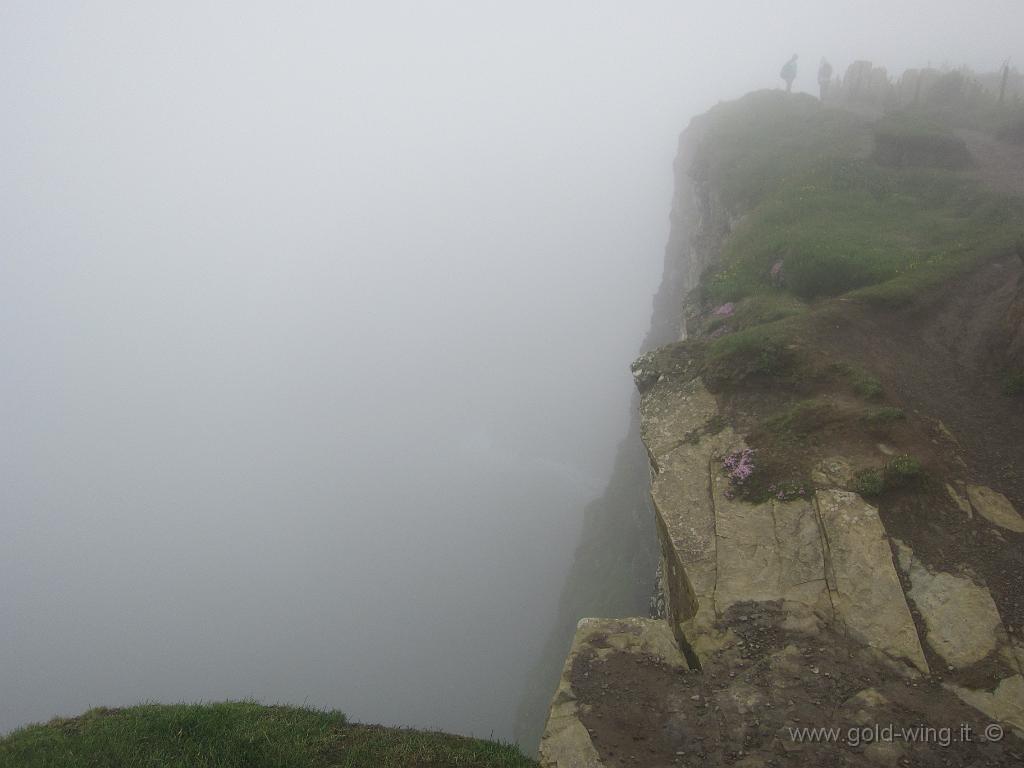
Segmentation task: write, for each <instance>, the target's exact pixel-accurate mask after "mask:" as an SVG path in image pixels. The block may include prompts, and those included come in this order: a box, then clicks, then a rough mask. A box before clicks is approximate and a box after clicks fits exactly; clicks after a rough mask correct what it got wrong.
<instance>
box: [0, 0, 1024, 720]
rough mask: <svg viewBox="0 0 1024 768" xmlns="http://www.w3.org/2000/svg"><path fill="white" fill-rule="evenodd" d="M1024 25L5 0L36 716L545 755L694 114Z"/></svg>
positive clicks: (17, 509)
mask: <svg viewBox="0 0 1024 768" xmlns="http://www.w3.org/2000/svg"><path fill="white" fill-rule="evenodd" d="M1022 21H1024V9H1022V6H1021V5H1020V3H1019V0H1013V2H987V3H985V2H981V3H971V4H966V3H963V2H948V1H943V2H933V3H923V2H905V3H896V2H892V3H880V2H842V3H836V2H833V3H830V2H800V3H785V2H775V3H770V4H760V3H752V2H742V3H741V2H716V3H708V4H702V3H691V2H635V3H626V2H604V1H598V2H516V3H511V2H505V3H494V2H468V0H467V1H466V2H458V3H456V2H447V1H437V0H435V1H433V2H372V3H371V2H359V3H356V2H304V1H302V0H299V1H297V2H287V3H285V2H277V3H271V2H244V3H243V2H237V3H221V2H183V1H182V0H175V1H174V2H155V1H154V2H128V0H123V1H121V2H103V1H100V0H96V1H95V2H92V1H86V0H82V1H80V2H55V1H54V2H46V1H43V0H32V1H31V2H22V1H21V0H4V2H3V3H2V4H0V429H2V432H0V434H2V440H0V733H2V732H5V731H8V730H10V729H12V728H15V727H17V726H19V725H23V724H25V723H28V722H31V721H38V720H45V719H47V718H49V717H51V716H53V715H56V714H60V715H73V714H76V713H78V712H80V711H81V710H83V709H85V708H86V707H89V706H96V705H107V706H117V705H127V704H132V703H135V702H138V701H140V700H159V701H165V702H172V701H179V700H185V701H194V700H210V699H224V698H243V697H255V698H258V699H260V700H263V701H266V702H288V703H295V704H308V705H315V706H326V707H333V708H339V709H342V710H344V711H345V712H346V713H347V714H348V715H349V716H350V717H351V718H353V719H355V720H360V721H367V722H383V723H400V724H404V725H412V726H419V727H432V728H433V727H437V728H443V729H447V730H452V731H457V732H460V733H466V734H474V735H478V736H484V737H486V736H490V735H493V736H495V737H501V738H505V739H509V738H511V737H512V726H513V719H514V714H515V708H516V705H517V703H518V701H519V697H520V695H521V693H522V690H523V686H524V685H525V682H526V677H527V674H528V672H529V670H530V668H531V667H532V665H533V664H534V662H535V661H536V659H537V655H538V654H539V653H540V650H541V647H542V646H543V643H544V641H545V640H546V639H547V636H548V633H549V632H550V630H551V626H552V622H553V621H554V619H555V608H556V603H557V599H558V594H559V591H560V589H561V587H562V583H563V580H564V577H565V574H566V571H567V569H568V565H569V562H570V559H571V556H572V551H573V548H574V546H575V542H576V539H577V536H578V534H579V530H580V524H581V511H582V508H583V507H584V505H585V504H586V503H587V502H589V501H590V500H592V499H593V498H595V497H596V496H597V495H599V494H600V493H601V491H602V490H603V488H604V485H605V483H606V480H607V475H608V472H609V469H610V466H611V461H612V457H613V454H614V451H615V447H616V444H617V442H618V440H619V439H620V438H621V437H622V435H623V434H624V432H625V429H626V424H627V417H628V410H629V398H630V392H631V388H632V382H631V379H630V376H629V372H628V366H629V363H630V361H631V360H632V359H633V357H634V356H635V353H636V351H637V348H638V345H639V343H640V340H641V338H642V337H643V334H644V332H645V330H646V328H647V323H648V320H649V313H650V306H651V303H650V302H651V296H652V294H653V292H654V290H655V289H656V287H657V283H658V280H659V277H660V271H661V261H662V253H663V248H664V244H665V241H666V239H667V235H668V211H669V206H670V202H671V194H672V187H671V185H672V159H673V155H674V153H675V146H676V138H677V135H678V133H679V131H680V130H681V129H682V128H683V127H684V126H685V125H686V123H687V121H688V120H689V118H690V117H691V116H693V115H695V114H698V113H700V112H703V111H704V110H706V109H708V108H709V107H711V106H713V105H714V104H715V103H716V102H717V101H718V100H722V99H728V98H735V97H737V96H739V95H742V94H743V93H744V92H746V91H748V90H751V89H755V88H775V87H778V86H779V85H780V84H781V80H779V79H778V71H779V68H780V67H781V66H782V64H783V63H784V62H785V60H786V59H787V58H789V56H790V55H791V54H792V53H794V52H797V53H799V54H800V57H801V59H800V60H801V65H802V66H801V72H800V76H799V78H798V80H797V87H798V88H801V89H806V90H809V91H814V90H815V88H816V85H815V79H814V71H815V69H816V67H817V63H818V60H819V58H820V57H821V56H823V55H824V56H828V57H829V59H830V60H831V61H832V63H833V64H834V65H835V67H836V69H837V72H839V73H841V72H842V71H843V70H845V68H846V66H847V64H849V63H850V62H851V61H852V60H854V59H856V58H867V59H872V60H874V61H875V62H876V63H882V64H885V65H886V66H888V67H889V69H890V71H891V72H899V71H901V70H902V69H903V68H904V67H907V66H920V65H924V64H928V63H929V62H930V63H932V64H934V65H939V64H942V63H949V64H953V65H959V64H967V65H970V66H972V67H975V68H977V69H981V70H986V71H989V70H994V69H996V68H997V67H998V66H999V65H1000V64H1001V63H1002V61H1003V60H1004V59H1005V58H1006V57H1007V56H1012V55H1014V54H1015V53H1020V52H1021V43H1020V40H1021V37H1020V31H1021V30H1022V29H1024V24H1022ZM1015 63H1017V64H1018V65H1020V64H1021V63H1024V62H1021V61H1016V62H1015ZM613 577H614V575H610V578H613Z"/></svg>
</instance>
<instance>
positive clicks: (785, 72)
mask: <svg viewBox="0 0 1024 768" xmlns="http://www.w3.org/2000/svg"><path fill="white" fill-rule="evenodd" d="M796 60H797V55H796V54H795V53H794V54H793V58H792V59H790V60H789V61H787V62H786V63H785V64H783V65H782V71H780V72H779V77H781V78H782V79H783V80H785V81H786V93H789V92H790V91H791V90H793V81H794V80H796Z"/></svg>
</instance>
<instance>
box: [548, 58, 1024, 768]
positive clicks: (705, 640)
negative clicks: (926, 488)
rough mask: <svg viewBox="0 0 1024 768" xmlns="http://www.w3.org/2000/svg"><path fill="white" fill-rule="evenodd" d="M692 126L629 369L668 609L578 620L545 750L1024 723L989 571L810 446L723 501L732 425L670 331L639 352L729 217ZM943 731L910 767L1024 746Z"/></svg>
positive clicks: (612, 757) (695, 747) (659, 747)
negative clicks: (899, 531)
mask: <svg viewBox="0 0 1024 768" xmlns="http://www.w3.org/2000/svg"><path fill="white" fill-rule="evenodd" d="M862 69H863V70H864V71H863V72H861V73H860V75H858V77H859V79H860V85H859V86H858V88H861V87H863V88H866V89H868V91H871V92H874V91H877V90H879V89H881V88H882V80H884V79H885V78H884V72H882V73H881V75H877V76H876V74H875V73H874V70H873V68H871V67H870V65H868V66H866V67H862ZM854 74H856V73H854ZM852 76H853V75H850V77H852ZM852 82H853V81H852V80H851V83H852ZM886 82H887V81H886ZM702 131H703V128H702V122H701V121H700V120H696V121H694V124H693V125H691V128H690V130H689V131H688V133H687V134H684V138H683V141H682V143H681V145H680V154H679V158H678V160H677V166H676V173H677V191H676V198H675V202H674V205H673V230H672V235H671V238H670V244H669V250H668V253H667V258H666V269H665V282H664V283H663V285H662V289H661V290H660V291H659V293H658V296H657V297H656V299H655V311H656V314H657V313H658V312H661V313H662V317H672V318H675V319H677V320H678V322H677V324H676V325H675V331H674V332H672V333H669V332H668V329H669V328H670V327H671V326H670V325H665V324H664V323H663V324H662V325H661V327H660V330H659V331H658V333H652V335H651V336H649V337H648V340H647V345H646V349H647V350H648V352H647V353H646V354H645V355H643V356H642V357H641V358H640V359H639V360H637V362H636V363H634V366H633V373H634V377H635V380H636V383H637V387H638V389H639V391H640V393H641V394H640V401H639V408H638V410H639V416H640V419H639V430H638V431H639V437H640V439H641V440H642V442H643V445H644V447H645V449H646V452H647V459H648V464H649V469H650V498H651V503H652V513H653V516H654V521H655V526H656V530H657V534H658V540H659V544H660V578H659V583H660V584H661V591H662V595H661V599H662V600H663V605H664V611H663V612H664V618H663V619H600V620H597V619H587V620H584V621H582V622H580V624H579V626H578V628H577V632H576V636H575V638H574V639H573V643H572V647H571V650H570V653H569V656H568V658H567V659H566V661H565V664H564V666H563V669H562V674H561V678H560V681H559V686H558V690H557V693H556V694H555V697H554V700H553V702H552V706H551V710H550V713H549V717H548V722H547V726H546V729H545V733H544V737H543V740H542V742H541V764H542V765H543V766H546V768H555V767H556V766H558V767H562V768H564V767H565V766H579V767H580V768H582V767H584V766H585V767H587V768H591V767H592V766H606V765H607V766H610V765H645V766H661V765H665V766H669V765H681V764H686V765H693V764H701V765H704V764H710V765H747V766H764V765H769V764H771V765H813V764H825V763H827V764H835V765H878V764H882V765H886V764H888V765H897V764H901V763H900V761H901V760H902V761H906V760H907V759H908V757H907V756H908V755H909V754H910V753H909V752H908V749H909V741H913V739H911V738H908V737H906V736H905V737H904V738H903V741H902V742H901V740H900V737H899V736H897V737H896V738H895V739H892V738H890V739H888V740H877V743H867V742H864V741H862V740H861V741H858V743H856V744H851V739H852V738H853V737H854V736H855V735H857V734H860V733H862V730H857V729H867V728H869V727H876V726H883V725H892V726H894V727H897V728H900V727H911V726H913V725H915V724H916V725H918V726H920V725H921V724H922V723H924V724H933V725H935V726H936V727H939V726H954V725H959V726H962V727H963V728H966V729H967V730H966V733H982V732H986V731H985V729H986V728H988V729H989V730H988V731H987V733H993V734H994V733H995V732H996V731H994V730H991V726H993V722H992V721H996V725H998V727H1000V728H1005V729H1006V732H1007V733H1010V732H1012V731H1014V730H1015V729H1016V730H1017V731H1024V719H1022V717H1021V708H1022V707H1024V695H1022V694H1024V678H1022V677H1021V664H1022V660H1024V647H1021V646H1019V645H1016V644H1015V643H1014V641H1013V640H1012V636H1011V635H1010V634H1009V633H1008V632H1007V631H1006V628H1005V627H1004V626H1003V624H1002V621H1001V619H1000V616H999V612H998V610H997V609H996V606H995V603H994V601H993V599H992V597H991V595H990V594H989V592H988V590H987V589H986V587H985V585H984V584H983V583H981V581H980V580H979V579H978V578H977V577H975V576H974V575H973V574H954V573H945V572H937V571H935V570H934V569H933V568H931V567H929V566H927V565H925V564H924V563H922V562H918V561H916V560H915V558H914V556H913V552H912V551H911V550H910V548H909V547H908V546H906V545H905V544H904V543H902V542H898V541H895V540H892V539H891V538H890V537H889V535H888V534H887V532H886V528H885V525H884V523H883V520H882V518H881V517H880V516H879V513H878V510H877V508H876V507H875V506H873V505H872V504H870V503H868V502H867V501H866V500H865V499H864V498H862V497H861V496H859V495H858V494H856V493H854V492H852V491H850V490H848V488H849V487H850V485H849V480H850V476H851V471H852V470H851V466H853V464H854V462H853V461H851V460H850V459H848V458H846V457H843V456H835V457H833V458H832V459H829V460H828V461H825V462H823V463H821V464H820V465H819V466H818V467H817V469H816V470H815V472H814V473H813V475H812V476H813V479H814V487H813V488H808V489H807V490H806V492H804V493H802V494H801V495H800V496H798V497H796V498H787V497H783V498H778V499H776V498H771V499H768V500H766V501H760V502H757V503H751V502H750V501H745V500H741V499H740V498H738V497H737V495H736V494H735V493H734V492H733V488H732V487H731V480H730V477H729V476H728V474H727V472H726V471H725V468H724V467H723V461H724V459H726V457H729V456H734V455H737V454H740V453H742V452H743V451H744V450H745V449H746V448H747V445H746V444H745V442H744V440H743V438H742V436H741V435H740V434H738V433H737V432H736V431H735V430H734V429H733V428H732V427H731V426H730V425H729V423H728V422H727V420H726V419H724V418H723V414H722V413H721V411H720V409H719V404H718V402H717V400H716V398H715V396H714V395H713V394H712V393H711V392H710V391H709V390H708V388H707V387H706V386H705V384H704V382H703V381H702V379H701V378H700V377H699V376H698V375H697V371H696V366H691V365H690V363H689V361H687V360H686V359H685V352H678V354H677V352H676V351H675V350H676V348H681V347H683V346H685V345H674V346H673V347H672V348H671V351H665V350H664V349H658V350H655V349H654V346H655V345H654V342H658V343H661V344H669V343H671V342H674V341H677V340H678V339H685V338H686V337H687V335H688V328H687V319H688V318H689V317H692V316H694V315H695V314H696V307H697V302H695V301H693V300H691V295H692V292H693V289H694V288H696V287H697V286H698V282H699V279H700V276H701V274H702V273H703V271H704V270H705V268H706V267H707V266H708V265H710V264H711V263H712V260H713V259H714V257H715V255H716V253H717V251H718V248H719V247H720V246H721V243H722V241H723V238H724V237H725V236H726V235H727V234H728V232H729V229H730V226H731V225H732V223H734V221H735V220H734V218H733V216H732V214H731V213H730V212H728V211H725V210H724V209H723V207H722V206H721V204H720V203H719V201H718V199H717V197H716V191H715V190H714V189H712V188H711V187H710V186H709V185H708V183H707V179H706V175H704V174H703V173H702V170H701V166H702V163H701V156H700V152H699V144H700V139H701V136H702V135H703V134H702ZM949 490H950V493H951V498H952V496H955V497H956V499H957V500H958V501H957V506H959V507H960V508H961V509H963V510H964V512H965V514H968V515H975V514H976V515H978V516H981V517H984V518H985V519H987V520H990V521H992V522H993V523H995V524H997V525H999V526H1001V527H1003V528H1004V529H1006V530H1010V531H1014V530H1017V529H1016V528H1014V527H1013V526H1015V525H1017V520H1019V517H1016V511H1015V510H1013V509H1012V506H1011V507H1009V508H1007V506H1006V505H1004V504H1002V503H1001V501H1000V499H999V498H998V494H996V493H995V492H993V491H990V490H988V489H987V488H980V487H968V488H967V489H966V490H965V492H964V493H963V494H962V493H961V492H960V491H958V490H956V489H955V488H953V487H952V486H950V489H949ZM1004 501H1005V499H1004ZM1007 504H1009V502H1007ZM896 555H898V558H897V557H896ZM804 727H826V728H838V729H839V731H840V733H839V736H837V737H835V738H836V739H837V740H836V741H834V742H833V743H832V744H828V743H823V742H822V739H823V738H825V737H822V736H821V735H820V734H819V736H817V737H815V739H816V740H815V739H808V738H805V736H801V731H800V729H801V728H804ZM933 735H934V736H939V735H940V734H933ZM1022 735H1024V734H1022ZM859 738H860V737H859V736H858V739H859ZM826 741H827V739H826ZM941 741H942V740H941V738H939V739H938V740H937V741H935V743H931V742H929V743H925V744H914V751H913V758H914V761H915V762H914V764H915V765H948V764H973V763H974V762H975V761H978V760H980V761H981V762H982V763H986V762H987V763H988V764H992V765H1011V764H1016V763H1017V762H1018V761H1019V759H1020V755H1021V752H1020V751H1014V750H1021V749H1022V745H1021V742H1019V741H1013V740H1009V741H1003V742H997V740H996V739H994V738H990V739H988V740H987V741H986V740H979V739H973V738H967V737H964V738H961V739H960V740H959V742H956V743H955V744H954V743H953V742H950V743H946V744H941V743H940V742H941ZM835 744H842V745H843V746H844V747H845V749H843V750H842V751H841V752H840V753H837V752H836V749H835ZM837 755H838V756H837ZM950 761H952V762H950ZM902 764H908V763H906V762H904V763H902Z"/></svg>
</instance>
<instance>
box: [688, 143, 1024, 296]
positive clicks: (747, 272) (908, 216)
mask: <svg viewBox="0 0 1024 768" xmlns="http://www.w3.org/2000/svg"><path fill="white" fill-rule="evenodd" d="M1022 216H1024V205H1022V204H1021V202H1020V201H1016V200H1009V199H1005V198H1000V197H997V196H994V195H992V194H990V193H986V192H984V191H982V190H980V189H979V188H978V187H977V186H976V185H975V184H974V183H973V182H971V181H969V180H967V179H966V178H964V177H962V176H960V175H958V174H954V173H950V172H945V171H935V170H913V171H911V170H904V171H897V170H893V169H886V168H880V167H877V166H874V165H873V164H871V163H869V162H868V161H864V160H849V159H829V160H822V161H819V162H817V163H815V164H814V165H813V166H812V167H810V168H809V169H808V170H806V171H805V172H804V173H802V174H800V175H799V176H796V177H792V178H790V179H787V180H785V181H783V182H782V183H780V185H779V187H778V189H777V190H776V192H775V194H774V195H772V197H771V198H770V199H768V200H766V201H764V202H763V203H761V204H760V205H758V206H757V207H756V208H754V209H753V210H752V211H751V213H750V214H749V215H748V216H747V217H745V218H744V219H743V221H742V222H741V223H740V224H739V226H738V227H737V228H736V229H735V230H734V231H733V233H732V234H731V235H730V236H729V237H728V239H727V240H726V242H725V244H724V246H723V249H722V256H721V260H720V264H719V265H718V268H717V270H716V271H714V272H713V273H712V274H710V275H708V276H707V280H706V291H707V294H708V297H709V299H710V300H711V301H712V302H713V303H721V302H727V301H733V302H736V301H739V300H740V299H743V298H745V297H751V296H758V295H764V294H780V293H786V294H790V295H791V296H794V297H796V298H798V299H802V300H804V301H808V300H812V299H817V298H820V297H831V296H839V295H841V294H844V293H847V292H849V291H853V290H856V289H859V288H867V287H870V286H877V285H880V284H884V283H887V282H888V281H891V280H895V279H899V278H903V280H904V283H905V285H906V287H909V288H911V289H914V288H923V287H926V286H927V285H929V284H932V283H934V282H936V280H938V281H942V280H945V279H949V278H951V277H953V276H955V274H956V273H957V272H958V271H960V270H962V269H964V268H968V267H970V266H971V265H973V264H974V263H975V262H976V260H977V258H978V256H979V254H982V255H987V254H989V253H992V252H993V251H994V250H997V249H1000V248H1003V249H1005V248H1008V247H1009V246H1010V243H1011V242H1012V240H1013V237H1014V235H1015V233H1016V230H1017V229H1018V228H1019V222H1020V220H1021V217H1022ZM773 268H775V269H776V271H778V273H779V274H778V275H777V276H774V277H773V274H772V272H773ZM908 278H909V280H908ZM862 296H863V297H864V298H870V294H866V293H865V294H862Z"/></svg>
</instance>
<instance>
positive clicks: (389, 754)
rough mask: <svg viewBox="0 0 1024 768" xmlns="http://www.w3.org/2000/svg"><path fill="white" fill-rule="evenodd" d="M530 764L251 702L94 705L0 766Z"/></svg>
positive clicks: (23, 743)
mask: <svg viewBox="0 0 1024 768" xmlns="http://www.w3.org/2000/svg"><path fill="white" fill-rule="evenodd" d="M405 766H417V767H419V766H422V767H423V768H429V767H432V766H437V768H441V767H442V766H444V767H445V768H448V767H449V766H450V767H451V768H458V767H462V768H526V766H536V763H535V762H534V761H532V760H528V759H527V758H525V757H523V756H522V754H521V753H520V752H519V751H518V749H516V748H515V747H513V746H509V745H503V744H498V743H494V742H489V741H482V740H477V739H469V738H464V737H461V736H453V735H450V734H444V733H434V732H424V731H413V730H406V729H395V728H381V727H375V726H363V725H354V724H350V723H348V722H347V720H346V718H345V716H344V715H343V714H342V713H340V712H331V711H320V710H315V709H306V708H299V707H283V706H263V705H260V704H257V703H254V702H222V703H215V704H173V705H161V704H143V705H140V706H136V707H129V708H125V709H104V708H100V709H92V710H89V711H88V712H86V713H85V714H83V715H81V716H79V717H74V718H70V719H55V720H51V721H50V722H49V723H46V724H42V725H30V726H27V727H25V728H21V729H18V730H16V731H14V732H13V733H11V734H9V735H8V736H6V737H4V738H2V739H0V768H328V767H330V768H335V767H336V768H342V767H344V768H399V767H403V768H404V767H405Z"/></svg>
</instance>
